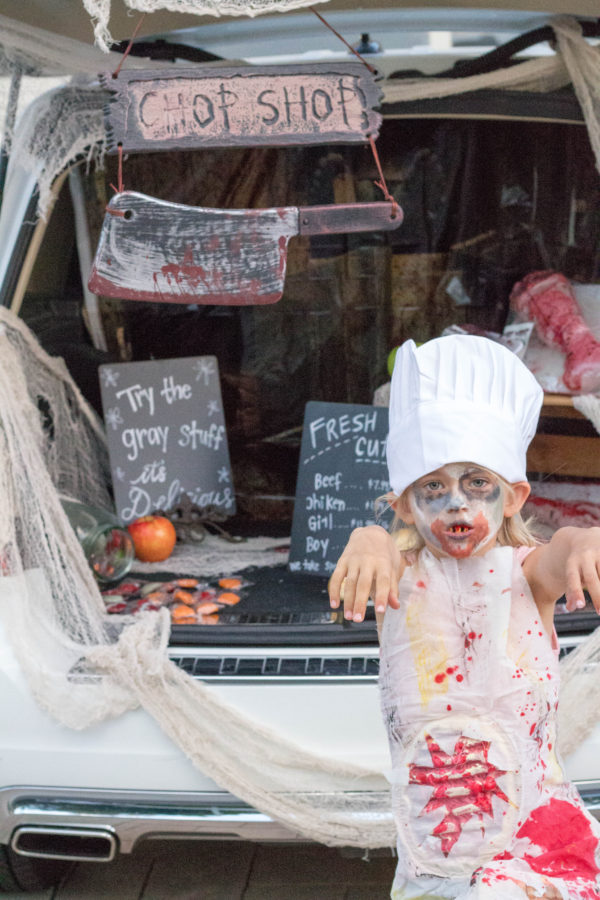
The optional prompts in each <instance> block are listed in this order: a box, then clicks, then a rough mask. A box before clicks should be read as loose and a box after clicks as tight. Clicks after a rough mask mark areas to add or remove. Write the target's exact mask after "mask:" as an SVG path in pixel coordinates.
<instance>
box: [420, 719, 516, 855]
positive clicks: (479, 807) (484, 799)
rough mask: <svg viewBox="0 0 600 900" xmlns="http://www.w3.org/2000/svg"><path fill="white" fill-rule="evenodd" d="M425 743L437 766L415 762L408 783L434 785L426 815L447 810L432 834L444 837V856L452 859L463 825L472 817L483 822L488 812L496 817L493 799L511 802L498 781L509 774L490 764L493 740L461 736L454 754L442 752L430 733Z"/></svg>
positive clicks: (455, 746) (442, 839)
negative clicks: (452, 852) (419, 764)
mask: <svg viewBox="0 0 600 900" xmlns="http://www.w3.org/2000/svg"><path fill="white" fill-rule="evenodd" d="M425 740H426V741H427V748H428V750H429V753H430V755H431V761H432V763H433V765H432V766H418V765H416V764H415V763H413V764H412V765H411V766H410V771H409V778H408V780H409V784H423V785H430V786H431V787H432V788H433V793H432V795H431V799H430V800H429V802H428V803H427V804H426V806H425V807H424V809H423V813H430V812H433V811H434V810H436V809H444V810H445V811H446V815H445V816H444V818H443V819H442V821H441V822H440V823H439V824H438V825H436V826H435V828H434V829H433V832H432V834H433V835H434V836H435V837H439V838H440V840H441V842H442V853H443V854H444V856H448V854H449V853H450V851H451V850H452V848H453V847H454V845H455V843H456V842H457V840H458V839H459V837H460V835H461V833H462V828H463V825H465V824H466V823H467V822H468V821H469V819H470V818H471V816H479V819H480V820H482V819H483V813H487V814H488V815H489V816H491V817H492V818H493V815H494V811H493V808H492V797H493V796H496V797H499V798H500V799H501V800H504V801H505V802H506V803H508V802H509V799H508V797H507V796H506V794H505V793H504V791H502V790H501V788H500V787H499V786H498V782H497V779H498V778H499V777H500V776H501V775H506V772H505V771H503V770H502V769H497V768H496V766H494V765H493V764H492V763H490V762H489V760H488V753H489V749H490V743H491V742H490V741H480V740H476V739H475V738H470V737H466V736H465V735H461V736H460V737H459V738H458V739H457V741H456V743H455V745H454V751H453V752H452V753H451V754H450V753H446V752H445V751H444V750H442V749H441V747H440V745H439V744H438V743H437V742H436V741H434V739H433V738H432V737H431V735H430V734H427V735H425ZM483 830H484V829H483V826H482V831H483Z"/></svg>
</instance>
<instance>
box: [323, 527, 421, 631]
mask: <svg viewBox="0 0 600 900" xmlns="http://www.w3.org/2000/svg"><path fill="white" fill-rule="evenodd" d="M405 565H406V563H405V561H404V559H403V557H402V554H401V553H400V551H399V550H398V548H397V547H396V544H395V542H394V540H393V539H392V538H391V537H390V535H389V534H388V532H387V531H386V530H385V528H381V526H380V525H369V526H367V527H366V528H356V529H355V530H354V531H353V532H352V534H351V535H350V540H349V541H348V543H347V544H346V547H345V549H344V552H343V553H342V555H341V556H340V558H339V560H338V564H337V566H336V567H335V570H334V573H333V575H332V576H331V578H330V580H329V603H330V605H331V607H332V609H337V608H338V607H339V605H340V600H343V603H344V617H345V618H346V619H351V620H352V621H353V622H362V620H363V619H364V617H365V609H366V607H367V600H368V599H369V596H372V597H373V600H374V603H375V611H376V612H377V613H378V614H382V613H384V612H385V609H386V606H387V605H388V604H389V605H390V606H392V607H393V608H394V609H397V608H398V582H399V581H400V578H401V577H402V573H403V572H404V568H405ZM342 586H343V590H342Z"/></svg>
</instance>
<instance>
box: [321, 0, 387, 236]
mask: <svg viewBox="0 0 600 900" xmlns="http://www.w3.org/2000/svg"><path fill="white" fill-rule="evenodd" d="M309 9H310V11H311V12H313V13H314V14H315V16H316V17H317V19H319V20H320V21H321V22H322V23H323V25H325V26H326V28H329V30H330V31H331V32H332V33H333V34H335V36H336V37H337V38H339V40H340V41H341V42H342V44H344V45H345V46H346V47H347V48H348V50H350V52H351V53H354V55H355V56H356V57H358V59H359V60H360V61H361V63H362V64H363V65H364V66H366V67H367V69H368V70H369V72H371V74H372V75H376V74H377V69H375V68H374V67H373V66H372V65H370V63H368V62H367V61H366V59H364V57H363V56H361V54H360V53H359V52H358V50H356V48H355V47H353V46H352V44H349V43H348V41H347V40H346V38H345V37H343V36H342V35H341V34H340V33H339V31H336V30H335V28H334V27H333V25H330V24H329V22H328V21H327V20H326V19H325V18H324V16H322V15H321V13H319V12H317V10H316V9H315V8H314V6H309ZM368 138H369V144H370V145H371V151H372V153H373V159H374V160H375V165H376V166H377V171H378V172H379V181H375V182H374V184H375V185H377V187H378V188H379V189H380V190H381V191H382V192H383V196H384V197H385V199H386V200H389V202H390V203H391V204H392V219H395V218H396V216H397V215H398V209H399V207H398V203H397V202H396V200H395V199H394V198H393V197H392V195H391V194H390V192H389V190H388V186H387V184H386V180H385V176H384V174H383V169H382V168H381V162H380V160H379V154H378V153H377V147H376V146H375V138H374V137H373V136H372V135H369V136H368Z"/></svg>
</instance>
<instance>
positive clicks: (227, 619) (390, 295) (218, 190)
mask: <svg viewBox="0 0 600 900" xmlns="http://www.w3.org/2000/svg"><path fill="white" fill-rule="evenodd" d="M482 94H485V96H482ZM383 113H384V124H383V127H382V131H381V135H380V138H379V140H378V148H379V155H380V158H381V162H382V166H383V170H384V172H385V174H386V179H387V183H388V187H389V189H390V191H391V192H392V194H393V195H394V197H395V198H396V199H397V201H398V202H399V203H400V205H401V207H402V208H403V210H404V217H405V218H404V224H403V225H402V227H401V228H399V229H397V230H395V231H393V232H389V233H384V232H375V233H364V234H350V235H344V234H334V235H319V236H311V237H295V238H293V239H292V241H291V242H290V244H289V248H288V271H287V275H286V281H285V288H284V295H283V298H282V299H281V301H280V302H278V303H276V304H273V305H269V306H266V307H248V306H211V305H203V304H202V302H200V303H199V304H198V305H196V304H190V305H173V304H166V303H162V304H161V303H146V302H135V301H126V300H114V299H113V300H108V299H103V298H102V297H100V298H99V299H98V304H99V311H100V318H99V322H100V326H99V327H100V333H101V336H102V342H100V341H99V340H98V331H96V333H95V334H94V333H93V332H91V331H90V329H89V317H88V315H87V309H86V305H85V303H84V302H83V301H82V290H83V289H82V284H85V283H86V281H87V276H88V271H87V269H86V265H85V262H83V261H82V260H80V258H79V256H78V248H81V246H82V245H87V246H89V247H91V248H92V249H93V248H94V247H95V245H96V243H97V240H98V235H99V231H100V226H101V223H102V219H103V215H104V209H105V206H106V203H107V201H108V199H109V198H110V195H111V187H110V185H111V184H115V183H116V181H117V175H118V173H117V169H116V160H115V158H114V157H107V159H106V164H107V165H106V171H105V172H101V171H98V170H96V171H91V172H89V173H87V174H86V173H85V172H84V170H83V167H79V168H78V169H74V170H73V171H72V172H71V174H70V176H69V181H68V182H67V183H65V185H64V187H63V189H62V192H61V195H60V197H59V200H58V203H57V205H56V207H55V209H54V212H53V214H52V217H51V219H50V221H49V223H48V226H47V229H46V233H45V236H44V239H43V242H42V245H41V249H40V252H39V253H38V255H37V258H36V262H35V265H34V266H33V270H32V274H31V278H30V280H29V284H28V286H27V290H26V292H25V294H24V296H23V297H22V299H21V300H20V301H19V302H20V304H21V307H20V314H21V316H22V317H23V319H24V320H25V321H26V322H27V323H28V324H29V326H30V327H31V328H32V329H33V331H34V332H35V333H36V334H37V335H38V337H39V339H40V341H41V343H42V345H43V346H44V347H45V349H46V350H47V351H48V352H50V353H51V354H56V355H61V356H63V357H64V359H65V361H66V363H67V365H68V367H69V369H70V371H71V373H72V374H73V376H74V377H75V380H76V381H77V382H78V384H79V386H80V387H81V389H82V391H83V393H84V395H85V396H86V397H87V399H88V400H89V401H90V403H91V404H92V405H93V406H94V407H95V408H96V410H97V411H98V412H99V413H101V411H102V410H101V404H100V393H99V386H98V379H97V366H98V365H99V364H101V363H106V362H121V361H136V360H146V359H169V358H175V357H186V356H198V355H202V354H211V355H215V356H216V358H217V361H218V366H219V375H220V380H221V391H222V395H223V405H224V410H225V419H226V424H227V434H228V442H229V451H230V455H231V462H232V469H233V478H234V484H235V490H236V497H237V509H238V511H237V514H236V516H235V517H234V518H232V519H230V520H228V521H227V522H226V523H225V527H226V528H227V530H228V531H229V532H230V533H231V534H234V535H238V536H244V535H271V536H276V537H278V538H280V539H281V542H280V547H281V551H282V553H281V564H280V565H277V566H274V567H266V568H264V567H263V568H261V567H260V565H257V566H253V567H252V568H251V569H249V570H248V571H246V572H244V573H243V575H244V578H245V581H246V582H247V585H246V586H245V587H244V589H243V591H242V600H241V601H240V603H239V604H237V605H236V606H232V607H225V608H223V609H221V610H220V611H219V613H218V615H217V616H216V617H213V621H212V622H211V625H210V627H209V626H208V625H202V624H198V625H189V624H187V625H174V626H173V630H172V645H173V647H174V648H176V647H182V646H187V647H193V646H198V647H202V646H207V647H219V646H221V647H225V646H229V647H235V646H245V647H252V646H258V645H260V646H263V647H264V646H273V645H280V646H282V647H288V648H291V647H295V648H298V649H300V648H304V649H305V650H306V652H307V653H308V652H309V650H310V648H311V647H319V646H323V645H328V646H330V647H332V648H336V647H344V646H346V647H350V646H353V645H358V644H360V645H364V646H367V647H368V648H369V649H368V652H367V653H366V655H365V658H364V665H363V664H362V663H359V662H354V663H352V662H351V661H350V659H349V658H348V659H346V660H345V661H343V662H339V663H336V664H332V665H331V666H329V667H328V668H327V667H326V669H324V668H323V665H322V664H321V665H320V664H318V663H317V662H313V663H312V666H313V669H312V674H313V675H321V674H334V672H335V673H336V674H341V675H345V674H353V675H360V676H361V677H364V676H366V675H369V676H373V675H374V674H375V672H376V661H373V660H374V659H375V657H376V653H375V652H374V648H375V644H376V632H375V625H374V618H373V615H372V610H369V611H368V617H367V620H366V621H365V622H364V623H361V624H358V625H357V624H353V623H351V624H348V623H346V622H344V620H343V617H341V616H340V614H339V613H333V612H331V611H330V610H329V607H328V602H327V590H326V579H325V578H324V577H323V576H315V575H311V574H303V573H292V572H290V571H288V569H287V567H286V564H285V559H286V555H285V551H286V547H287V545H288V542H289V534H290V529H291V522H292V515H293V508H294V495H295V487H296V476H297V470H298V459H299V448H300V439H301V430H302V419H303V413H304V407H305V404H306V402H307V401H309V400H328V401H335V402H341V403H361V404H369V403H371V402H372V401H373V396H374V393H375V391H376V389H377V388H378V387H380V386H381V385H383V384H384V383H385V382H386V381H387V380H388V373H387V356H388V353H389V351H390V350H391V348H393V347H395V346H397V345H398V344H400V343H402V341H404V340H405V339H407V338H409V337H410V338H413V339H414V340H416V341H423V340H427V339H429V338H431V337H435V336H437V335H439V334H441V332H442V331H443V329H444V328H446V327H448V326H452V325H464V324H465V323H468V324H470V325H472V326H476V327H478V328H480V329H487V330H491V331H495V332H500V331H502V328H503V327H504V325H505V324H506V322H507V319H508V317H509V315H510V311H509V307H508V297H509V294H510V290H511V288H512V286H513V285H514V283H515V282H516V281H518V280H519V279H520V278H522V277H523V276H524V275H526V274H527V273H528V272H531V271H534V270H537V269H545V268H553V269H559V270H560V271H562V272H563V273H564V274H565V275H567V277H569V278H571V279H573V280H575V281H580V282H590V281H593V280H595V279H596V278H597V260H598V252H599V247H600V220H599V217H598V212H597V210H598V202H597V201H598V183H597V173H596V171H595V167H594V160H593V156H592V152H591V150H590V147H589V141H588V136H587V133H586V129H585V126H584V125H583V122H582V118H581V112H580V109H579V106H578V103H577V101H576V99H575V97H574V95H573V93H572V92H571V91H570V90H567V89H565V90H562V91H554V92H549V93H546V94H543V93H542V94H533V93H528V92H526V91H513V92H505V91H502V92H500V91H498V92H493V91H484V92H481V91H480V92H476V93H475V94H470V95H459V96H458V97H455V98H447V99H444V100H430V101H425V102H421V103H419V104H415V103H405V104H394V105H388V106H387V107H384V108H383ZM122 174H123V180H124V182H125V187H126V188H127V189H131V190H138V191H143V192H144V193H146V194H149V195H151V196H155V197H157V198H159V199H165V200H169V201H172V202H176V203H185V204H188V205H197V206H200V205H202V206H207V207H216V208H243V207H247V208H250V207H256V208H258V207H271V206H290V205H294V206H311V205H318V204H329V203H334V202H354V201H356V200H362V201H364V200H366V201H369V200H376V199H379V196H378V188H377V187H375V185H374V181H375V180H376V177H377V171H376V168H375V163H374V159H373V156H372V154H371V152H370V150H369V149H368V148H365V147H362V146H361V147H356V146H344V145H335V146H317V147H294V148H264V149H263V148H259V149H220V150H218V151H215V150H198V151H185V152H184V151H181V152H170V153H168V154H167V153H153V154H147V155H144V154H130V155H129V156H127V157H126V159H125V162H124V165H123V173H122ZM73 198H74V199H75V204H76V206H77V205H79V208H80V209H81V208H82V209H83V210H84V211H85V215H84V216H83V217H82V216H81V215H76V214H75V213H74V211H73ZM23 235H24V237H23V242H24V244H25V243H26V240H25V237H26V231H23ZM25 250H26V248H25V247H24V249H23V252H25ZM10 285H11V280H10V278H7V279H6V280H5V284H4V302H10V296H9V288H10ZM200 300H201V298H200ZM13 302H14V301H13ZM99 343H102V344H103V347H104V349H101V347H100V346H99ZM94 344H96V345H95V346H94ZM543 427H544V426H542V428H543ZM562 427H563V428H567V430H568V431H569V433H571V434H580V435H582V436H588V437H589V436H592V435H594V434H595V432H594V431H593V428H592V426H591V424H590V423H589V422H587V421H584V420H581V421H577V422H567V423H564V422H563V423H562ZM546 477H547V473H537V474H536V473H535V472H533V473H532V482H533V492H534V493H535V482H536V479H537V478H540V479H545V478H546ZM557 480H559V481H560V476H559V477H558V479H557ZM375 499H376V493H374V496H373V500H374V501H375ZM300 502H302V501H300ZM165 567H166V571H165V572H164V579H166V580H169V579H171V580H172V579H173V578H177V577H181V576H186V575H190V574H193V575H196V576H197V575H198V572H194V573H189V572H171V571H168V570H167V569H168V563H166V564H165ZM137 577H139V578H140V579H141V580H143V581H146V582H147V581H152V580H161V579H162V578H163V575H159V576H156V575H155V574H153V575H151V576H150V575H148V574H145V575H144V574H143V573H136V572H135V571H134V572H133V573H132V576H131V579H130V580H133V581H135V580H136V578H137ZM200 577H202V576H201V573H200ZM206 580H207V584H209V585H210V583H211V577H210V576H207V579H206ZM217 581H218V579H215V578H213V579H212V584H213V586H214V585H215V584H217ZM116 590H117V591H118V588H117V589H116ZM593 621H594V620H593V616H590V617H589V618H588V616H587V614H586V613H583V614H577V615H576V616H569V617H565V616H561V615H557V623H558V627H559V632H563V631H564V632H565V633H569V634H572V633H573V632H575V633H577V634H581V633H583V632H585V631H586V630H587V629H588V627H592V624H593ZM174 655H175V654H174ZM303 656H306V654H303ZM334 657H335V655H334ZM334 657H332V658H334ZM367 657H368V658H369V659H370V660H372V661H370V662H368V661H367ZM183 659H184V657H183V656H182V660H183ZM215 659H216V658H213V660H212V661H211V662H210V663H208V664H207V667H205V668H204V669H203V668H202V666H201V665H200V663H198V664H197V665H196V663H194V666H195V668H194V669H193V672H194V674H197V675H199V676H200V675H202V676H204V675H207V674H210V673H209V672H208V669H212V672H213V674H214V675H223V676H225V675H229V676H230V675H232V674H242V672H241V670H239V668H236V669H235V670H232V669H231V667H232V665H233V663H228V664H227V665H225V663H224V661H223V660H221V663H219V665H218V666H217V662H216V661H215ZM261 660H262V661H261V662H260V663H259V662H254V663H252V664H250V663H247V667H246V674H250V669H252V670H253V671H252V674H254V675H267V674H273V671H271V672H268V671H267V669H268V668H269V667H268V666H267V664H266V657H264V658H263V657H261ZM182 665H184V666H187V667H188V668H189V667H190V666H191V665H192V664H191V663H190V662H189V661H188V662H185V661H184V662H183V663H182ZM294 665H296V670H297V673H298V674H309V661H308V656H306V658H305V659H304V661H303V662H297V663H295V664H294ZM294 665H292V663H291V662H290V663H289V664H288V666H287V671H288V673H289V674H290V676H291V674H292V671H293V669H294ZM273 666H275V663H272V664H271V669H273ZM217 668H218V671H217ZM284 668H285V667H284ZM346 669H347V671H346ZM275 674H283V670H282V669H281V666H279V665H277V666H276V668H275Z"/></svg>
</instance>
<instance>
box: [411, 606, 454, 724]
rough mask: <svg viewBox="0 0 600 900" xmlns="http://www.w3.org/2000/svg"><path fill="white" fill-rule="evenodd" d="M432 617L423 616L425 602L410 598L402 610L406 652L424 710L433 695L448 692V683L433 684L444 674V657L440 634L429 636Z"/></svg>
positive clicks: (445, 653) (444, 680) (446, 660)
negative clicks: (413, 669) (406, 632)
mask: <svg viewBox="0 0 600 900" xmlns="http://www.w3.org/2000/svg"><path fill="white" fill-rule="evenodd" d="M434 622H435V617H434V616H432V615H428V614H427V603H426V601H425V598H424V597H422V596H419V598H418V599H417V600H416V601H413V599H412V598H411V599H410V600H409V602H408V605H407V608H406V628H407V631H408V637H409V640H410V649H411V652H412V657H413V662H414V664H415V670H416V673H417V685H418V687H419V694H420V695H421V706H428V705H429V702H430V701H431V698H432V697H433V696H434V695H438V694H445V693H447V691H448V679H447V678H444V679H443V680H442V681H440V682H436V680H435V677H436V675H440V674H441V673H445V671H446V668H447V666H448V653H447V651H446V645H445V643H444V638H443V635H442V633H441V632H438V633H437V635H435V636H434V635H433V634H432V629H433V623H434Z"/></svg>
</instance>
